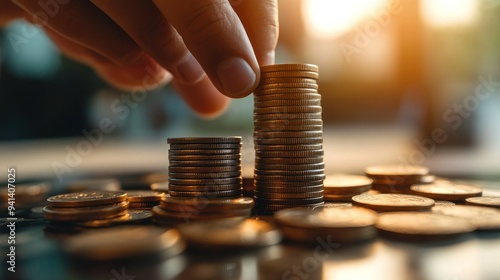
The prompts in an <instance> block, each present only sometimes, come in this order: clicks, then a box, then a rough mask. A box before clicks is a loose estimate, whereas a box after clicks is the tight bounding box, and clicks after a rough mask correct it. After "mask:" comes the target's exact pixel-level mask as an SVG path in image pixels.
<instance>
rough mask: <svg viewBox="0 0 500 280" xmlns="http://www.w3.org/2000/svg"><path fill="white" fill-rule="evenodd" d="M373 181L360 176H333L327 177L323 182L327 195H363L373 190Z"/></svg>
mask: <svg viewBox="0 0 500 280" xmlns="http://www.w3.org/2000/svg"><path fill="white" fill-rule="evenodd" d="M372 182H373V181H372V179H370V178H367V177H365V176H359V175H344V174H332V175H326V178H325V180H324V182H323V184H324V186H325V194H336V195H341V194H346V193H347V194H352V193H363V192H366V191H368V190H370V188H371V184H372Z"/></svg>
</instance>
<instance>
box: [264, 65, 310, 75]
mask: <svg viewBox="0 0 500 280" xmlns="http://www.w3.org/2000/svg"><path fill="white" fill-rule="evenodd" d="M260 71H261V72H262V73H267V72H283V71H311V72H318V71H319V68H318V66H316V65H314V64H273V65H265V66H262V67H261V68H260Z"/></svg>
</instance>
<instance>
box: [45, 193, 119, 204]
mask: <svg viewBox="0 0 500 280" xmlns="http://www.w3.org/2000/svg"><path fill="white" fill-rule="evenodd" d="M126 199H127V193H125V192H110V191H88V192H76V193H67V194H60V195H56V196H52V197H49V198H48V199H47V201H48V202H49V203H50V205H51V206H54V207H84V206H92V205H105V204H111V203H118V202H122V201H125V200H126Z"/></svg>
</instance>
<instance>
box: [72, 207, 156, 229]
mask: <svg viewBox="0 0 500 280" xmlns="http://www.w3.org/2000/svg"><path fill="white" fill-rule="evenodd" d="M152 216H153V213H152V212H151V210H139V209H127V211H126V212H125V215H123V216H119V217H116V218H112V219H104V220H91V221H84V222H78V223H76V224H77V225H78V226H82V227H92V228H100V227H109V226H114V225H123V224H132V223H139V222H145V221H149V220H151V217H152Z"/></svg>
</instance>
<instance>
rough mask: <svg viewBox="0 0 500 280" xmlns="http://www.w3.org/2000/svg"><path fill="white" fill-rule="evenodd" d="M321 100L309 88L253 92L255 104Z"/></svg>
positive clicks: (314, 90) (315, 92) (316, 93)
mask: <svg viewBox="0 0 500 280" xmlns="http://www.w3.org/2000/svg"><path fill="white" fill-rule="evenodd" d="M298 99H300V100H318V101H320V100H321V94H319V93H318V91H317V90H316V89H309V88H271V89H266V90H260V91H256V92H254V101H255V102H264V101H270V100H298Z"/></svg>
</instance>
